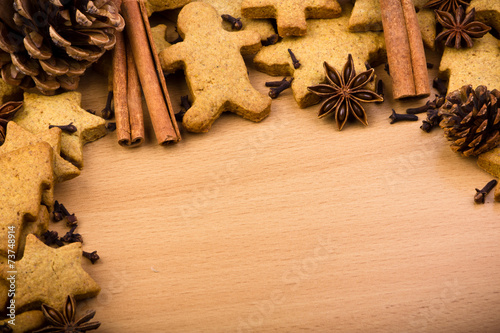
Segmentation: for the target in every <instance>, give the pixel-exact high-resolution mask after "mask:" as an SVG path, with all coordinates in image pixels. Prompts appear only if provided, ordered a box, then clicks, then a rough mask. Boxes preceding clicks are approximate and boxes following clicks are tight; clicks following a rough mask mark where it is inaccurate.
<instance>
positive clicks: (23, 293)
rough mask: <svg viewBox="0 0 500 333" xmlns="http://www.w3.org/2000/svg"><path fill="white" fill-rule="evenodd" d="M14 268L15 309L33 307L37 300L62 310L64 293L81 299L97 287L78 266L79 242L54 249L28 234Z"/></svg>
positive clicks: (80, 262)
mask: <svg viewBox="0 0 500 333" xmlns="http://www.w3.org/2000/svg"><path fill="white" fill-rule="evenodd" d="M16 270H17V275H16V295H15V297H14V300H15V301H16V309H19V310H23V309H31V308H37V307H39V306H40V304H41V303H44V304H47V305H49V306H51V307H53V308H55V309H58V310H62V309H63V307H64V304H65V303H66V297H67V296H68V295H73V296H74V297H75V299H83V298H88V297H94V296H96V295H97V294H98V293H99V291H100V290H101V288H100V287H99V286H98V285H97V283H96V282H95V281H94V280H93V279H92V278H91V277H90V275H89V274H88V273H87V272H85V271H84V270H83V268H82V243H80V242H75V243H71V244H68V245H65V246H62V247H60V248H57V249H54V248H52V247H49V246H47V245H45V244H44V243H43V242H42V241H40V240H39V239H38V238H37V237H36V236H34V235H28V236H27V237H26V247H25V249H24V257H23V258H22V259H21V260H19V261H18V262H16ZM7 274H8V273H7ZM7 277H8V276H3V278H4V279H6V278H7Z"/></svg>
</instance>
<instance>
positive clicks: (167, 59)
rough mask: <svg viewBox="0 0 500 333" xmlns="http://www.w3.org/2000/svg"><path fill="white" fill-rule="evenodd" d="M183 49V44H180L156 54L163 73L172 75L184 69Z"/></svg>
mask: <svg viewBox="0 0 500 333" xmlns="http://www.w3.org/2000/svg"><path fill="white" fill-rule="evenodd" d="M184 49H185V48H184V44H183V42H180V43H177V44H174V45H172V46H169V47H167V48H166V49H164V50H163V51H161V52H160V53H159V54H158V56H159V58H160V64H161V68H162V69H163V71H164V72H169V73H172V72H175V71H176V70H178V69H182V68H184Z"/></svg>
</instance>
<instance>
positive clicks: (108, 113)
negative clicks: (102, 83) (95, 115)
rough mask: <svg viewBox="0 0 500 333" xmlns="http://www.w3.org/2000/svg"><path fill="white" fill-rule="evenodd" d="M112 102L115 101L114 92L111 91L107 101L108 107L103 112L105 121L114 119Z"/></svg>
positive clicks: (102, 115)
mask: <svg viewBox="0 0 500 333" xmlns="http://www.w3.org/2000/svg"><path fill="white" fill-rule="evenodd" d="M112 101H113V91H112V90H111V91H109V92H108V98H107V100H106V106H105V107H104V109H102V111H101V117H102V118H103V119H106V120H108V119H111V118H113V116H114V112H113V110H112V109H111V102H112Z"/></svg>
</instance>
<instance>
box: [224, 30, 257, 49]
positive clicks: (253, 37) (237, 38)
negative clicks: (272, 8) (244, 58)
mask: <svg viewBox="0 0 500 333" xmlns="http://www.w3.org/2000/svg"><path fill="white" fill-rule="evenodd" d="M229 34H230V35H231V36H232V37H233V40H234V42H235V43H236V44H237V45H239V47H240V49H241V54H244V55H245V54H255V53H257V52H258V51H259V50H260V48H261V47H262V44H261V42H260V34H259V33H257V32H255V31H238V32H230V33H229Z"/></svg>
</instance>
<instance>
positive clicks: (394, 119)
mask: <svg viewBox="0 0 500 333" xmlns="http://www.w3.org/2000/svg"><path fill="white" fill-rule="evenodd" d="M389 119H391V124H394V123H396V122H398V121H401V120H407V121H416V120H418V117H417V116H416V115H414V114H405V113H396V111H395V110H394V109H392V114H391V115H390V116H389Z"/></svg>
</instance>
